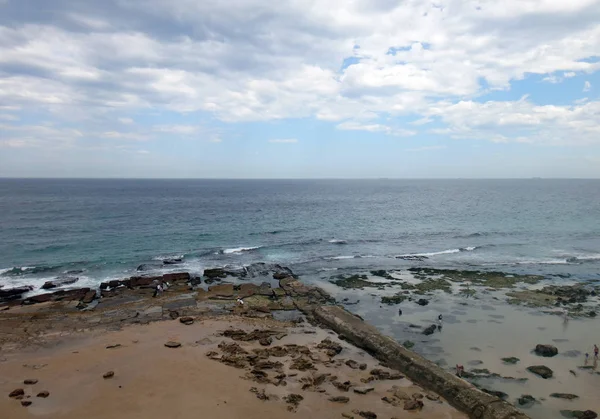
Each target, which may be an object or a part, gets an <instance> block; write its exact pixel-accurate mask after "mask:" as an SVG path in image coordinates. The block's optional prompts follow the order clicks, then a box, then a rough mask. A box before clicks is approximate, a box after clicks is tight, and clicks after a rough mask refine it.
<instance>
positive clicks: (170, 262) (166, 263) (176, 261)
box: [163, 258, 183, 265]
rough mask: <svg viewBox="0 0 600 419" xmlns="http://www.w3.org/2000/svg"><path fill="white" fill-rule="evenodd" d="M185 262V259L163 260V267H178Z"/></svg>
mask: <svg viewBox="0 0 600 419" xmlns="http://www.w3.org/2000/svg"><path fill="white" fill-rule="evenodd" d="M181 262H183V259H181V258H174V259H165V260H163V265H177V264H178V263H181Z"/></svg>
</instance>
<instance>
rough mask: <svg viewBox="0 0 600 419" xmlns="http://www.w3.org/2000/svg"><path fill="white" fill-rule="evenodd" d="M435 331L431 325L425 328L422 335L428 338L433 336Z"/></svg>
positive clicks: (434, 326)
mask: <svg viewBox="0 0 600 419" xmlns="http://www.w3.org/2000/svg"><path fill="white" fill-rule="evenodd" d="M436 330H437V326H436V325H435V324H432V325H431V326H429V327H427V328H425V329H424V330H423V332H422V333H423V334H424V335H426V336H429V335H433V334H434V333H435V331H436Z"/></svg>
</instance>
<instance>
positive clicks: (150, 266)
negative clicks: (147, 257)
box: [136, 263, 161, 272]
mask: <svg viewBox="0 0 600 419" xmlns="http://www.w3.org/2000/svg"><path fill="white" fill-rule="evenodd" d="M160 268H161V265H159V264H158V263H142V264H141V265H140V266H138V267H137V269H136V270H137V271H138V272H144V271H153V270H156V269H160Z"/></svg>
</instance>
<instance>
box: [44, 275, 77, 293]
mask: <svg viewBox="0 0 600 419" xmlns="http://www.w3.org/2000/svg"><path fill="white" fill-rule="evenodd" d="M77 281H79V278H76V277H64V278H61V277H59V278H56V279H54V280H52V281H46V282H45V283H44V285H42V289H44V290H49V289H52V288H58V287H62V286H65V285H71V284H74V283H75V282H77Z"/></svg>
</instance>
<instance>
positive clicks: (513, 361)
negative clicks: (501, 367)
mask: <svg viewBox="0 0 600 419" xmlns="http://www.w3.org/2000/svg"><path fill="white" fill-rule="evenodd" d="M502 361H503V362H504V363H505V364H511V365H514V364H516V363H517V362H519V361H520V359H519V358H516V357H514V356H511V357H508V358H502Z"/></svg>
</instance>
